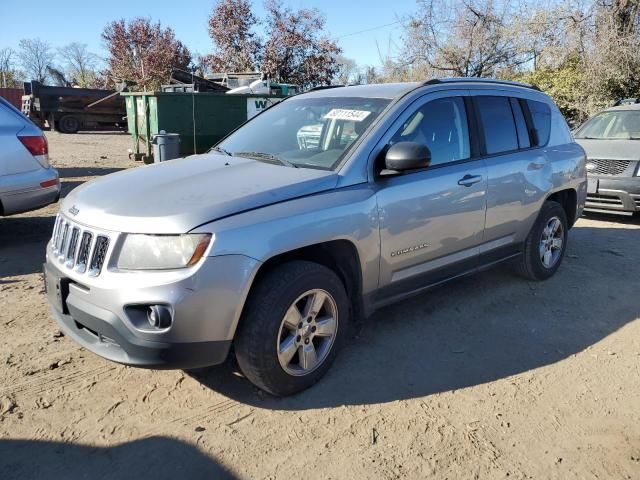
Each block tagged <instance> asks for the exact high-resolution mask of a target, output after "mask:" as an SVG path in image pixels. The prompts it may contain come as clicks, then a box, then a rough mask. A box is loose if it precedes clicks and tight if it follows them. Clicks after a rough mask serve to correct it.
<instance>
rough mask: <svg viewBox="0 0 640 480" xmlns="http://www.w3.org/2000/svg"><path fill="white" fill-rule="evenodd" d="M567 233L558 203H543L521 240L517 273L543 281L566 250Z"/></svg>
mask: <svg viewBox="0 0 640 480" xmlns="http://www.w3.org/2000/svg"><path fill="white" fill-rule="evenodd" d="M568 232H569V228H568V225H567V215H566V213H565V211H564V208H562V205H560V204H559V203H558V202H554V201H551V200H549V201H547V202H545V203H544V204H543V205H542V208H541V209H540V214H539V215H538V218H537V220H536V222H535V223H534V225H533V227H532V228H531V231H530V232H529V236H528V237H527V239H526V241H525V244H524V252H523V254H522V258H521V260H520V264H519V271H520V273H521V274H522V275H523V276H525V277H526V278H529V279H531V280H546V279H547V278H549V277H551V276H552V275H553V274H554V273H556V271H557V270H558V268H559V267H560V264H561V263H562V259H563V258H564V254H565V252H566V249H567V234H568Z"/></svg>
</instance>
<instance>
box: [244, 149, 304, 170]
mask: <svg viewBox="0 0 640 480" xmlns="http://www.w3.org/2000/svg"><path fill="white" fill-rule="evenodd" d="M235 156H236V157H246V158H253V159H254V160H260V161H267V162H269V161H272V162H277V163H279V164H281V165H284V166H285V167H293V168H298V165H296V164H295V163H291V162H290V161H289V160H285V159H284V158H280V157H278V156H277V155H273V154H272V153H264V152H236V153H235Z"/></svg>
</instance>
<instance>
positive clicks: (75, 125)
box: [22, 81, 126, 133]
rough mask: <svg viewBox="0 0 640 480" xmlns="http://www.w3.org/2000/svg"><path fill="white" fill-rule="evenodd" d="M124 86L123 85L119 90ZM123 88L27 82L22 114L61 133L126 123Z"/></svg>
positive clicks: (118, 125) (42, 125) (117, 125)
mask: <svg viewBox="0 0 640 480" xmlns="http://www.w3.org/2000/svg"><path fill="white" fill-rule="evenodd" d="M122 87H124V85H122V86H121V88H120V90H122V89H123V88H122ZM120 90H101V89H97V88H74V87H55V86H49V85H42V84H41V83H40V82H36V81H31V82H25V83H24V95H23V97H22V113H24V114H25V115H26V116H27V117H29V118H30V119H31V120H32V121H34V122H35V123H36V124H38V125H39V126H40V127H42V128H44V127H45V126H47V125H48V126H49V128H51V129H55V130H58V131H60V132H62V133H75V132H77V131H78V130H80V129H84V128H95V127H99V126H113V127H121V126H126V107H125V102H124V98H123V97H122V96H121V95H120Z"/></svg>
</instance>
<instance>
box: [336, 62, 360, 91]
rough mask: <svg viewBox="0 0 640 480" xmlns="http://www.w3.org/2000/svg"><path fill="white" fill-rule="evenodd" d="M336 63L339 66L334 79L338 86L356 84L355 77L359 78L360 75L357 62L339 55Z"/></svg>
mask: <svg viewBox="0 0 640 480" xmlns="http://www.w3.org/2000/svg"><path fill="white" fill-rule="evenodd" d="M336 63H337V65H338V74H337V76H336V78H335V79H334V80H335V82H336V84H338V85H347V84H349V83H356V82H355V80H356V78H355V77H357V76H358V73H359V72H358V65H357V64H356V61H355V60H353V59H352V58H347V57H345V56H344V55H338V56H337V57H336Z"/></svg>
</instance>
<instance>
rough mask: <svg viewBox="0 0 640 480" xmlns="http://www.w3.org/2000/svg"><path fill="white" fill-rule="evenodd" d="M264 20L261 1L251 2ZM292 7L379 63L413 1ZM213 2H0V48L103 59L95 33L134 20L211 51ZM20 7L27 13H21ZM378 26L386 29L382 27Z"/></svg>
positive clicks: (300, 2)
mask: <svg viewBox="0 0 640 480" xmlns="http://www.w3.org/2000/svg"><path fill="white" fill-rule="evenodd" d="M252 3H253V5H254V12H255V13H256V14H257V16H258V17H262V16H263V12H264V9H263V2H262V0H257V1H253V2H252ZM284 3H285V4H287V5H289V6H291V7H293V8H309V7H316V8H318V9H319V10H321V11H322V12H323V13H324V14H325V16H326V19H327V24H326V32H325V33H326V34H327V35H328V36H330V37H331V38H333V39H335V40H337V41H338V43H339V45H340V46H341V47H342V48H343V50H344V52H343V54H344V55H345V56H346V57H348V58H352V59H354V60H355V61H356V63H357V64H358V65H379V64H380V54H379V50H380V52H381V53H382V54H383V55H386V54H388V53H393V44H394V42H395V43H396V44H398V43H399V42H400V37H401V29H400V25H399V24H398V23H395V24H393V25H388V24H391V23H394V22H398V20H400V19H402V18H403V17H405V16H406V15H407V14H409V13H412V12H414V11H415V9H416V0H393V1H390V0H322V1H320V0H315V1H313V0H284ZM213 4H214V0H101V1H96V0H30V1H26V0H0V48H3V47H6V46H9V47H13V48H15V47H17V46H18V42H19V41H20V39H22V38H37V37H39V38H41V39H43V40H46V41H47V42H49V43H50V44H51V45H52V46H53V47H54V48H58V47H61V46H63V45H66V44H69V43H71V42H76V41H77V42H81V43H86V44H87V45H88V46H89V49H90V50H91V51H92V52H94V53H97V54H98V55H100V56H102V57H104V56H105V55H106V53H105V49H104V45H103V43H102V39H101V38H100V34H101V32H102V30H103V28H104V26H105V25H106V24H107V23H108V22H110V21H112V20H118V19H121V18H124V19H131V18H134V17H138V16H144V17H151V18H152V19H153V20H159V21H160V22H161V23H162V24H163V26H170V27H172V28H173V29H174V31H175V33H176V37H177V38H178V39H179V40H181V41H182V42H183V43H185V44H186V45H187V47H188V48H189V49H190V50H191V52H192V53H197V54H206V53H209V52H210V51H211V48H212V44H211V39H210V38H209V35H208V33H207V18H208V16H209V14H210V12H211V8H212V6H213ZM25 9H27V10H28V12H25ZM382 25H387V26H384V27H382V28H378V27H381V26H382Z"/></svg>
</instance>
